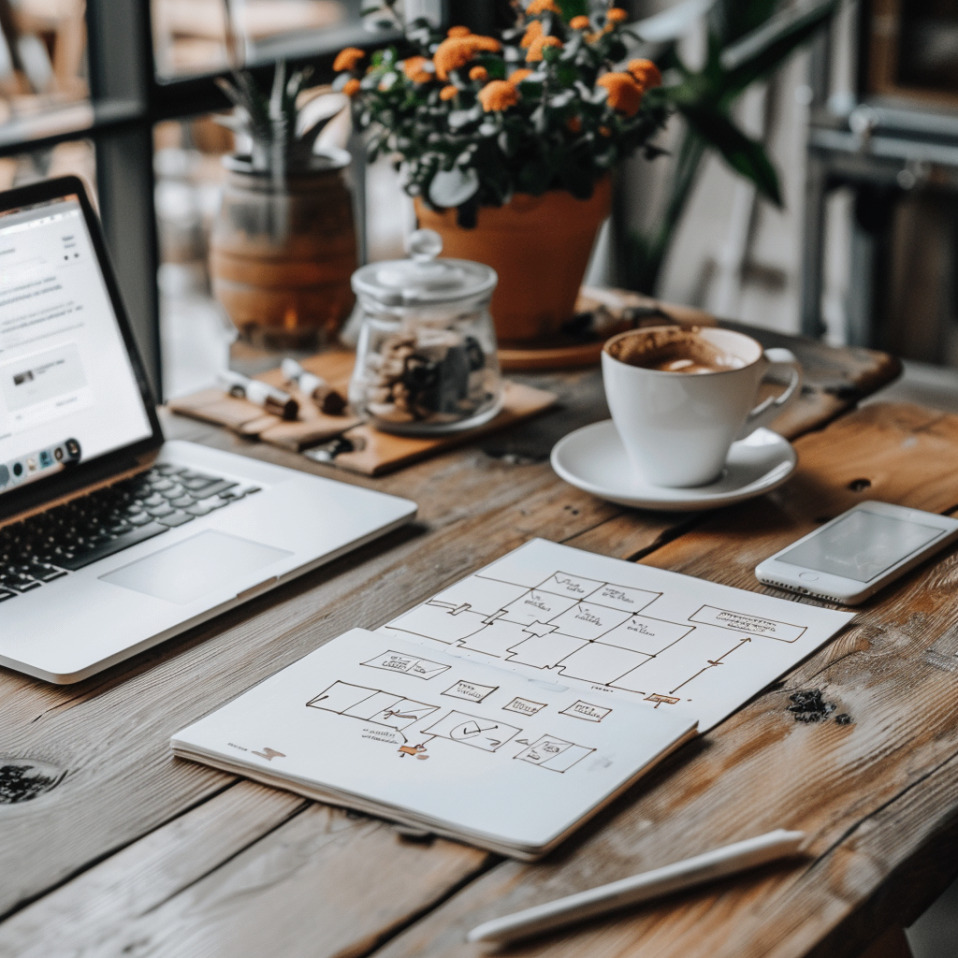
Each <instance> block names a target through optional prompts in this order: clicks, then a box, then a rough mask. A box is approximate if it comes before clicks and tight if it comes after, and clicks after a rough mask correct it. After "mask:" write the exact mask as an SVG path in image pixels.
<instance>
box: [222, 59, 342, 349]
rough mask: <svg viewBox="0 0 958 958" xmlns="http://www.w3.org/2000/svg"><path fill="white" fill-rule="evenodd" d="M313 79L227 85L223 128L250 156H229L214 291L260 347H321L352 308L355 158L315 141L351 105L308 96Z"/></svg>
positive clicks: (281, 74)
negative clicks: (351, 175) (350, 180)
mask: <svg viewBox="0 0 958 958" xmlns="http://www.w3.org/2000/svg"><path fill="white" fill-rule="evenodd" d="M307 76H308V74H307V73H306V72H305V71H296V72H294V73H292V74H289V75H288V73H287V68H286V64H285V63H283V62H280V63H278V64H277V66H276V69H275V73H274V76H273V82H272V87H271V89H270V90H268V91H264V90H262V89H261V88H260V86H259V85H258V83H257V81H256V79H255V78H254V77H253V75H252V74H250V73H247V72H242V71H235V72H234V73H233V76H232V79H231V80H222V81H221V82H220V85H221V87H222V89H223V90H224V92H225V93H226V95H227V96H228V98H229V99H230V101H231V102H232V103H233V105H234V108H235V109H234V113H233V115H232V116H230V117H226V118H224V119H223V120H222V122H224V123H225V124H226V125H227V126H230V127H231V128H233V129H234V130H235V131H236V132H237V133H238V134H239V135H240V138H241V139H242V140H245V142H246V143H247V144H248V148H247V149H245V150H244V151H243V152H241V153H237V154H234V155H232V156H228V157H226V158H225V160H224V162H225V165H226V168H227V179H226V183H225V184H224V188H223V198H222V204H221V207H220V212H219V214H218V216H217V218H216V220H215V222H214V225H213V230H212V235H211V238H210V275H211V280H212V286H213V292H214V295H215V296H216V297H217V299H218V300H219V301H220V303H221V304H222V306H223V308H224V309H225V311H226V313H227V315H228V316H229V317H230V319H231V321H232V322H233V324H234V325H235V326H236V328H237V329H238V330H239V333H240V335H241V337H243V338H244V339H245V340H247V341H249V342H251V343H253V344H254V345H257V346H263V347H266V348H271V349H283V350H289V349H293V350H310V349H316V348H319V347H321V346H323V345H326V344H328V343H329V342H332V341H334V340H335V338H336V335H337V333H338V331H339V329H340V327H341V326H342V324H343V322H344V321H345V319H346V317H347V316H348V315H349V312H350V310H351V308H352V305H353V295H352V290H351V288H350V284H349V280H350V276H351V275H352V273H353V271H354V270H355V268H356V265H357V257H356V233H355V226H354V219H353V208H352V196H351V193H350V190H349V188H348V186H347V183H346V180H345V177H344V173H345V170H346V167H347V166H348V164H349V161H350V157H349V154H348V153H346V152H345V151H343V150H338V149H323V150H319V151H317V150H316V148H315V144H316V140H317V138H318V136H319V134H320V133H321V132H322V130H323V128H324V127H325V126H326V124H327V123H328V121H329V120H330V119H332V117H333V116H334V115H335V114H336V113H337V112H339V111H340V110H341V109H342V107H343V106H344V105H345V103H344V100H343V97H342V96H341V95H340V94H333V95H332V96H331V97H329V98H326V99H325V100H321V99H318V98H311V97H309V96H308V91H305V89H304V87H305V83H306V79H307Z"/></svg>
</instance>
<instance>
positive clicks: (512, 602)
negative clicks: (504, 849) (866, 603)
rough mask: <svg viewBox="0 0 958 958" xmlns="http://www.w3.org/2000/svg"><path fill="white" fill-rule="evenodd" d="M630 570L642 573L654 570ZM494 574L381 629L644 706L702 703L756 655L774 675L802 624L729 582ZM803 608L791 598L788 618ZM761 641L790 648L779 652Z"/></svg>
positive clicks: (791, 656)
mask: <svg viewBox="0 0 958 958" xmlns="http://www.w3.org/2000/svg"><path fill="white" fill-rule="evenodd" d="M553 568H555V567H553ZM635 569H636V571H637V576H643V575H644V576H645V577H646V578H651V579H654V578H655V576H654V575H652V576H649V575H648V574H649V573H657V574H659V575H662V574H663V573H661V570H652V569H647V568H645V567H642V566H635ZM507 571H508V570H507ZM497 572H498V570H497V568H496V566H492V567H489V568H487V569H485V570H482V571H480V572H478V573H475V574H473V575H471V576H468V577H467V578H465V579H462V580H460V581H459V582H457V583H456V584H455V585H453V586H451V587H450V588H448V589H446V590H445V591H443V592H440V593H439V594H437V595H436V596H434V597H433V598H431V599H429V600H428V601H426V602H424V603H423V604H421V605H419V606H416V607H415V608H413V609H411V610H409V611H408V612H406V613H404V614H403V615H400V616H399V617H398V618H396V619H394V620H393V621H391V622H389V623H388V624H387V625H386V626H384V627H383V630H381V631H388V632H392V633H396V634H399V635H405V636H407V637H408V636H414V637H415V638H416V639H430V640H433V641H435V642H438V643H441V644H442V645H444V646H447V647H449V648H450V649H451V650H455V651H460V650H462V651H465V652H467V653H472V654H473V656H478V657H482V658H485V657H488V658H489V659H494V660H497V661H498V662H500V663H505V664H508V665H509V666H510V667H513V668H516V669H519V670H521V671H532V672H534V673H539V674H540V675H542V676H543V677H544V678H546V679H548V680H549V681H552V682H559V683H568V682H570V681H573V682H583V683H588V685H590V686H591V687H592V688H594V689H597V690H604V691H623V692H628V693H632V694H633V696H635V697H638V698H640V699H641V700H642V701H644V702H647V703H650V704H651V705H652V706H653V707H655V708H659V707H661V706H674V705H679V704H680V703H695V702H696V701H697V700H698V701H699V704H703V705H706V707H709V706H710V705H711V704H712V703H711V700H712V699H714V698H715V697H719V698H721V696H722V694H723V693H722V689H723V687H725V686H726V684H727V683H728V681H729V680H730V679H732V680H733V684H740V685H743V684H748V683H752V684H753V685H754V682H755V676H754V675H753V674H752V672H753V670H754V669H755V666H756V663H758V666H759V671H761V670H762V667H763V664H764V663H765V662H767V661H769V660H776V661H777V660H781V661H782V663H783V664H782V666H781V667H779V668H777V670H776V671H775V672H774V675H777V674H780V672H781V671H782V670H783V668H784V667H787V665H788V664H789V662H790V661H791V660H794V661H797V660H798V659H800V658H801V657H802V656H803V655H804V654H805V653H804V652H803V651H801V649H802V643H801V640H802V638H803V636H805V634H806V632H807V630H808V627H807V626H806V625H802V624H796V623H795V622H786V621H781V620H779V619H774V618H770V617H767V616H766V615H762V614H759V613H757V612H755V611H752V610H749V609H747V608H746V607H745V606H747V605H748V604H749V603H748V601H747V599H748V597H750V596H751V594H750V593H746V592H741V591H740V590H733V589H728V588H726V587H724V586H717V585H715V584H713V583H702V584H701V588H700V589H698V590H697V591H698V593H699V594H698V595H696V594H694V593H693V594H681V593H679V592H677V591H675V590H674V589H672V590H669V591H670V594H667V591H666V590H665V589H656V588H644V587H640V586H637V585H634V584H633V585H623V584H621V583H616V582H610V581H604V580H599V579H593V578H590V577H588V576H586V575H582V574H581V573H575V572H567V571H563V570H562V569H556V570H555V571H552V572H548V573H547V574H544V575H542V576H541V577H540V578H538V579H537V580H536V584H535V585H528V584H527V583H524V582H521V581H515V580H516V579H517V578H519V576H514V577H513V578H511V579H510V578H506V577H503V576H501V575H500V574H497ZM665 575H671V574H669V573H666V574H665ZM673 578H674V579H677V580H684V579H685V577H683V576H674V577H673ZM688 581H690V582H691V581H694V580H688ZM709 589H711V590H712V593H711V594H709ZM703 594H704V597H705V601H703V600H702V599H703ZM742 597H746V598H742ZM751 598H755V599H764V598H765V597H758V596H751ZM733 601H734V602H735V604H734V605H733ZM784 605H785V603H782V602H781V601H780V600H779V606H780V607H781V606H784ZM807 611H808V610H805V612H807ZM813 611H815V610H813ZM802 617H803V615H802V610H801V608H800V607H796V615H795V619H796V620H800V619H801V618H802ZM817 641H820V640H816V644H817ZM769 644H771V645H773V646H778V647H779V649H782V647H794V648H793V649H791V648H790V649H788V650H787V651H785V652H784V654H782V653H781V652H775V651H771V652H770V649H769ZM763 647H764V648H763ZM771 677H774V676H770V678H771ZM758 681H759V682H761V678H760V676H759V679H758ZM760 688H761V684H759V685H758V686H757V687H754V688H753V693H752V694H754V691H757V690H758V689H760ZM726 697H727V696H726ZM746 697H747V696H746ZM738 704H740V701H738V702H735V705H738ZM721 717H722V716H721V715H720V716H718V718H721ZM718 718H717V719H716V720H718Z"/></svg>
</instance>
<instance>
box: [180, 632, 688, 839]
mask: <svg viewBox="0 0 958 958" xmlns="http://www.w3.org/2000/svg"><path fill="white" fill-rule="evenodd" d="M693 726H694V723H692V722H690V721H688V720H687V719H683V718H680V717H679V716H675V715H670V714H666V713H655V712H651V711H646V710H643V709H640V708H637V707H636V706H635V705H633V704H632V703H629V702H626V701H625V700H624V699H623V700H622V701H617V702H615V703H612V702H607V701H604V700H603V698H602V697H601V696H590V695H587V694H583V692H582V690H581V689H576V690H572V689H569V688H567V687H563V686H556V685H554V684H552V683H545V682H541V681H538V680H530V679H529V678H527V677H524V676H521V675H519V674H517V673H515V672H512V671H509V670H505V669H502V668H490V667H489V666H486V665H483V664H481V663H477V662H474V661H470V660H467V659H463V658H461V657H456V656H449V655H446V654H445V653H443V652H442V651H441V650H440V649H439V648H438V647H435V648H434V649H424V648H423V647H422V644H416V643H412V642H410V641H409V640H406V639H402V638H397V637H395V636H386V635H384V634H381V633H373V632H367V631H365V630H362V629H354V630H352V631H350V632H347V633H345V634H344V635H342V636H339V637H338V638H336V639H334V640H333V641H332V642H330V643H328V644H327V645H325V646H323V647H322V648H319V649H317V650H316V651H315V652H312V653H310V654H309V655H307V656H306V657H305V658H303V659H300V660H299V661H298V662H295V663H294V664H293V665H291V666H289V667H288V668H286V669H284V670H283V671H281V672H279V673H277V674H276V675H274V676H272V677H271V678H269V679H267V680H265V681H264V682H262V683H260V684H259V685H257V686H255V687H254V688H252V689H250V690H249V691H248V692H246V693H244V694H243V695H241V696H239V697H238V698H236V699H234V700H233V701H232V702H230V703H228V704H227V705H225V706H223V707H222V708H220V709H218V710H217V711H215V712H213V713H212V714H210V715H208V716H207V717H206V718H204V719H201V720H200V721H199V722H197V723H194V724H193V725H191V726H190V727H188V728H186V729H184V730H183V731H182V732H180V733H179V734H178V735H176V736H175V737H174V738H173V742H172V744H173V748H174V751H176V752H177V753H178V754H186V756H187V757H190V758H200V759H201V760H202V759H203V758H204V757H206V758H213V759H218V761H217V762H216V763H215V764H218V765H220V766H221V767H222V766H223V765H226V766H227V767H232V768H235V769H237V770H239V771H243V772H246V773H248V774H250V775H251V776H252V777H254V778H255V777H257V775H259V777H261V778H264V779H266V780H268V781H270V782H271V783H272V784H280V783H281V782H282V780H283V779H286V780H298V781H299V782H301V783H302V782H306V783H309V782H313V783H315V784H316V785H318V786H319V788H320V790H322V791H323V792H325V793H328V792H336V793H338V797H340V798H342V799H343V800H342V801H341V803H342V804H347V805H350V804H352V805H356V806H358V807H361V808H364V809H366V810H371V811H375V810H380V811H381V813H382V814H384V815H386V816H387V817H396V818H399V819H400V820H404V821H419V822H422V823H423V824H425V825H426V826H427V827H432V828H433V829H434V830H440V831H445V832H447V833H449V832H452V833H457V834H460V835H461V836H463V837H465V838H467V840H472V841H475V842H476V843H477V844H487V845H492V846H494V847H501V846H502V845H503V844H505V845H507V846H508V845H515V846H516V847H518V848H520V849H525V850H526V851H527V852H534V851H535V850H536V849H539V848H541V847H543V846H546V845H548V844H549V843H550V842H552V841H554V840H555V839H556V838H557V837H558V836H560V835H562V834H563V833H564V832H565V831H567V830H568V829H569V828H570V827H571V826H572V825H573V824H574V823H576V822H577V821H579V820H580V819H582V818H584V817H586V816H587V815H588V814H589V813H590V811H592V810H594V809H596V808H598V807H600V806H601V805H602V804H603V803H604V802H605V801H606V799H607V797H608V796H609V795H610V794H614V793H616V792H617V791H618V790H620V788H621V787H622V786H623V785H625V784H627V783H628V782H630V781H631V780H632V779H634V778H635V777H636V774H637V773H638V771H639V770H640V769H642V768H644V767H645V766H647V765H648V764H649V763H650V762H652V761H654V760H655V759H657V758H658V757H660V756H661V755H662V754H663V753H665V752H667V751H669V750H670V749H671V747H672V746H673V745H674V744H675V743H676V742H678V741H680V740H682V739H684V737H686V735H687V734H688V733H690V732H691V730H692V728H693ZM290 787H291V788H293V790H296V787H295V785H290ZM317 797H318V796H317ZM323 797H328V798H329V800H331V801H334V802H335V801H336V800H337V795H328V796H325V795H324V796H323ZM350 797H356V798H359V799H361V801H357V802H350V801H349V798H350Z"/></svg>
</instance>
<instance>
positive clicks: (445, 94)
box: [439, 83, 459, 100]
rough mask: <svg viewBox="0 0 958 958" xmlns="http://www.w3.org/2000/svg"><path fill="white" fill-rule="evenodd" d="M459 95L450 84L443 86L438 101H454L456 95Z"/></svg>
mask: <svg viewBox="0 0 958 958" xmlns="http://www.w3.org/2000/svg"><path fill="white" fill-rule="evenodd" d="M458 93H459V90H458V89H457V88H456V87H454V86H453V85H452V84H451V83H450V84H449V85H448V86H444V87H443V88H442V89H441V90H440V91H439V99H440V100H454V99H455V98H456V95H457V94H458Z"/></svg>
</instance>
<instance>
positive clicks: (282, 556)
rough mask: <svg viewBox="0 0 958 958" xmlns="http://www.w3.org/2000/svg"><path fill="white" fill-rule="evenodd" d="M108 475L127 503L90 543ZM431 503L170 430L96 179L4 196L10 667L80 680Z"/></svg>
mask: <svg viewBox="0 0 958 958" xmlns="http://www.w3.org/2000/svg"><path fill="white" fill-rule="evenodd" d="M102 488H105V489H106V491H104V492H99V491H95V492H94V497H95V498H99V499H102V498H104V497H112V498H111V502H112V501H113V500H116V501H117V502H118V503H119V505H118V506H117V508H116V509H115V510H113V512H112V513H111V515H113V519H112V520H110V521H109V522H107V523H106V525H105V526H104V527H103V528H102V529H101V528H98V529H97V531H96V534H95V535H92V536H91V535H88V534H84V535H83V536H81V540H82V541H81V544H80V546H79V547H77V546H76V545H75V544H73V543H72V540H71V536H70V535H69V534H68V533H70V532H72V530H73V529H75V528H77V527H78V526H77V525H76V522H78V521H79V520H74V519H73V518H72V516H73V514H74V513H79V514H80V515H81V518H82V517H83V514H84V510H85V509H86V504H87V503H88V502H89V501H90V500H89V499H87V498H84V496H86V494H88V493H89V492H90V491H91V490H100V489H102ZM131 496H132V497H133V498H135V501H132V500H131ZM131 501H132V504H131ZM144 503H146V504H145V505H144ZM150 503H152V505H150ZM415 512H416V506H415V504H414V503H412V502H410V501H408V500H405V499H400V498H397V497H395V496H389V495H386V494H383V493H379V492H375V491H371V490H367V489H362V488H358V487H356V486H351V485H348V484H346V483H342V482H336V481H333V480H329V479H323V478H319V477H316V476H311V475H308V474H306V473H302V472H298V471H296V470H293V469H286V468H283V467H279V466H274V465H271V464H268V463H262V462H259V461H256V460H253V459H249V458H246V457H243V456H238V455H234V454H232V453H226V452H222V451H220V450H216V449H211V448H207V447H205V446H199V445H196V444H193V443H187V442H179V441H170V442H165V441H164V439H163V436H162V432H161V430H160V426H159V422H158V420H157V417H156V410H155V405H154V401H153V399H152V398H151V395H150V391H149V387H148V385H147V381H146V378H145V375H144V372H143V367H142V364H141V362H140V360H139V358H138V356H137V352H136V349H135V346H134V343H133V339H132V335H131V332H130V327H129V323H128V321H127V318H126V314H125V312H124V310H123V306H122V303H121V300H120V297H119V293H118V289H117V285H116V280H115V277H114V274H113V271H112V268H111V267H110V264H109V261H108V258H107V253H106V249H105V245H104V242H103V239H102V235H101V232H100V227H99V223H98V221H97V219H96V216H95V214H94V213H93V211H92V209H91V207H90V203H89V201H88V199H87V197H86V195H85V192H84V188H83V185H82V183H81V182H80V181H79V180H77V179H76V178H73V177H64V178H60V179H56V180H48V181H46V182H44V183H40V184H35V185H33V186H28V187H23V188H21V189H18V190H13V191H9V192H7V193H4V194H0V666H5V667H7V668H11V669H16V670H18V671H21V672H25V673H27V674H29V675H32V676H36V677H38V678H41V679H45V680H46V681H50V682H56V683H69V682H76V681H79V680H81V679H84V678H86V677H88V676H90V675H92V674H94V673H96V672H98V671H100V670H102V669H104V668H107V667H108V666H110V665H113V664H115V663H117V662H119V661H121V660H123V659H125V658H127V657H129V656H131V655H134V654H135V653H137V652H139V651H141V650H143V649H146V648H149V647H150V646H152V645H155V644H156V643H158V642H161V641H163V640H164V639H167V638H170V637H172V636H174V635H176V634H178V633H180V632H182V631H184V630H186V629H188V628H190V627H191V626H193V625H196V624H198V623H200V622H202V621H204V620H206V619H209V618H211V617H212V616H214V615H216V614H217V613H219V612H221V611H224V610H226V609H229V608H231V607H233V606H236V605H238V604H240V603H241V602H243V601H245V600H246V599H248V598H251V597H252V596H255V595H258V594H260V593H262V592H264V591H266V590H267V589H270V588H273V587H275V586H277V585H279V584H280V583H283V582H285V581H287V580H289V579H291V578H293V577H295V576H297V575H301V574H302V573H304V572H306V571H308V570H310V569H313V568H315V567H317V566H319V565H321V564H323V563H325V562H329V561H330V560H332V559H335V558H336V557H337V556H340V555H342V554H343V553H345V552H347V551H348V550H350V549H353V548H355V547H357V546H359V545H361V544H363V543H366V542H368V541H370V540H371V539H374V538H375V537H377V536H379V535H382V534H384V533H386V532H388V531H390V530H392V529H395V528H396V527H398V526H400V525H402V524H403V523H405V522H407V521H409V520H410V519H412V518H413V516H414V515H415ZM64 515H66V516H67V518H66V519H64ZM22 520H25V521H22ZM83 521H86V520H85V519H83ZM37 527H40V531H41V534H40V536H39V544H38V543H37ZM80 528H81V531H82V530H85V528H86V527H85V526H82V525H81V526H80ZM64 530H66V531H64ZM118 530H121V531H118ZM111 536H113V537H114V538H111ZM140 539H142V541H138V540H140ZM130 541H132V542H133V543H134V544H132V545H130V546H128V547H123V548H122V549H121V548H119V546H125V543H126V542H130Z"/></svg>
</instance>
